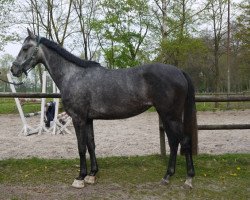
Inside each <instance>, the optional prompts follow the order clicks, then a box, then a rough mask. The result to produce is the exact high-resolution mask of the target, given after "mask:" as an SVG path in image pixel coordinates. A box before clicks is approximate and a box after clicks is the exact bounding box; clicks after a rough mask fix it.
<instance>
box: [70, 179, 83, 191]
mask: <svg viewBox="0 0 250 200" xmlns="http://www.w3.org/2000/svg"><path fill="white" fill-rule="evenodd" d="M72 187H74V188H78V189H81V188H84V180H77V179H75V180H74V182H73V183H72Z"/></svg>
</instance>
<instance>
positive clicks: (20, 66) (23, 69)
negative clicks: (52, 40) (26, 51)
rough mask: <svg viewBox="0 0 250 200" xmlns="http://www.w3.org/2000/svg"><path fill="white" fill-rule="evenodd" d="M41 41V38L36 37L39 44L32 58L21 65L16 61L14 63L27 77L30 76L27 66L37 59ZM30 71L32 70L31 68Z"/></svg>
mask: <svg viewBox="0 0 250 200" xmlns="http://www.w3.org/2000/svg"><path fill="white" fill-rule="evenodd" d="M40 41H41V37H39V36H36V42H37V44H36V47H35V49H34V51H33V53H32V54H31V56H30V57H29V58H28V59H26V60H25V61H24V62H23V63H21V64H20V63H19V62H16V61H14V62H13V65H14V66H16V67H18V68H21V69H22V71H23V73H24V74H25V75H26V76H28V72H27V70H26V69H25V66H27V65H29V64H30V62H31V61H32V60H34V59H35V58H36V56H37V53H38V50H39V44H40ZM30 69H31V68H30ZM28 70H29V69H28Z"/></svg>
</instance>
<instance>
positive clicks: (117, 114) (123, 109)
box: [88, 103, 152, 119]
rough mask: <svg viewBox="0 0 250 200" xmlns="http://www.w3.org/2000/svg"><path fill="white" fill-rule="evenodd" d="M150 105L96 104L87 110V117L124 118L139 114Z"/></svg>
mask: <svg viewBox="0 0 250 200" xmlns="http://www.w3.org/2000/svg"><path fill="white" fill-rule="evenodd" d="M151 106H152V104H151V103H145V104H140V105H112V106H109V107H107V106H98V108H92V109H90V110H89V115H88V116H89V118H92V119H124V118H128V117H133V116H135V115H138V114H141V113H142V112H144V111H146V110H148V109H149V108H150V107H151Z"/></svg>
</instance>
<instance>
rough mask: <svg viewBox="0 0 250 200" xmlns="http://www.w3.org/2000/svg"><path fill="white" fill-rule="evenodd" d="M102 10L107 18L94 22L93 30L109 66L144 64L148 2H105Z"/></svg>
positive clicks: (117, 0)
mask: <svg viewBox="0 0 250 200" xmlns="http://www.w3.org/2000/svg"><path fill="white" fill-rule="evenodd" d="M101 8H102V10H103V13H104V16H103V17H102V18H101V19H97V20H96V21H95V22H94V27H95V31H96V34H97V38H98V40H99V45H100V46H101V49H102V51H103V52H104V57H105V60H106V62H107V65H108V67H109V68H115V67H119V68H121V67H131V66H135V65H137V64H139V63H141V62H143V61H142V60H144V59H145V57H144V56H143V53H141V51H142V46H143V43H144V42H145V38H146V36H147V33H148V29H149V21H150V20H149V16H148V15H147V14H146V13H147V12H148V5H147V4H146V3H145V1H143V0H134V1H131V0H123V1H120V0H103V1H102V2H101Z"/></svg>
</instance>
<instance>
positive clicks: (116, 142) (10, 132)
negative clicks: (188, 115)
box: [0, 110, 250, 159]
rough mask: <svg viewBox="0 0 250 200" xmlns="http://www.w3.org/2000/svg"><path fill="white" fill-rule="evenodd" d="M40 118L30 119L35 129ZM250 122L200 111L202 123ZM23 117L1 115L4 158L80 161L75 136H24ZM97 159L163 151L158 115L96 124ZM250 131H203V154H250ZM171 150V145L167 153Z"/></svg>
mask: <svg viewBox="0 0 250 200" xmlns="http://www.w3.org/2000/svg"><path fill="white" fill-rule="evenodd" d="M39 120H40V119H39V116H36V117H33V118H29V119H28V123H29V124H31V125H32V126H36V125H37V124H39ZM240 123H242V124H245V123H250V110H244V111H217V112H198V124H240ZM21 129H22V123H21V120H20V118H19V115H0V141H1V143H0V152H1V153H0V159H7V158H28V157H41V158H78V152H77V142H76V136H75V133H74V130H73V127H69V129H71V130H72V132H73V134H64V135H63V134H58V135H51V134H50V133H44V134H42V135H37V134H35V135H31V136H24V135H18V134H19V132H20V131H21ZM94 131H95V142H96V154H97V157H105V156H129V155H149V154H157V153H159V152H160V145H159V131H158V116H157V114H156V113H154V112H145V113H143V114H141V115H138V116H136V117H132V118H129V119H124V120H110V121H103V120H97V121H95V122H94ZM249 132H250V130H212V131H199V153H209V154H224V153H250V134H249ZM168 150H169V148H168V146H167V151H168Z"/></svg>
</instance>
